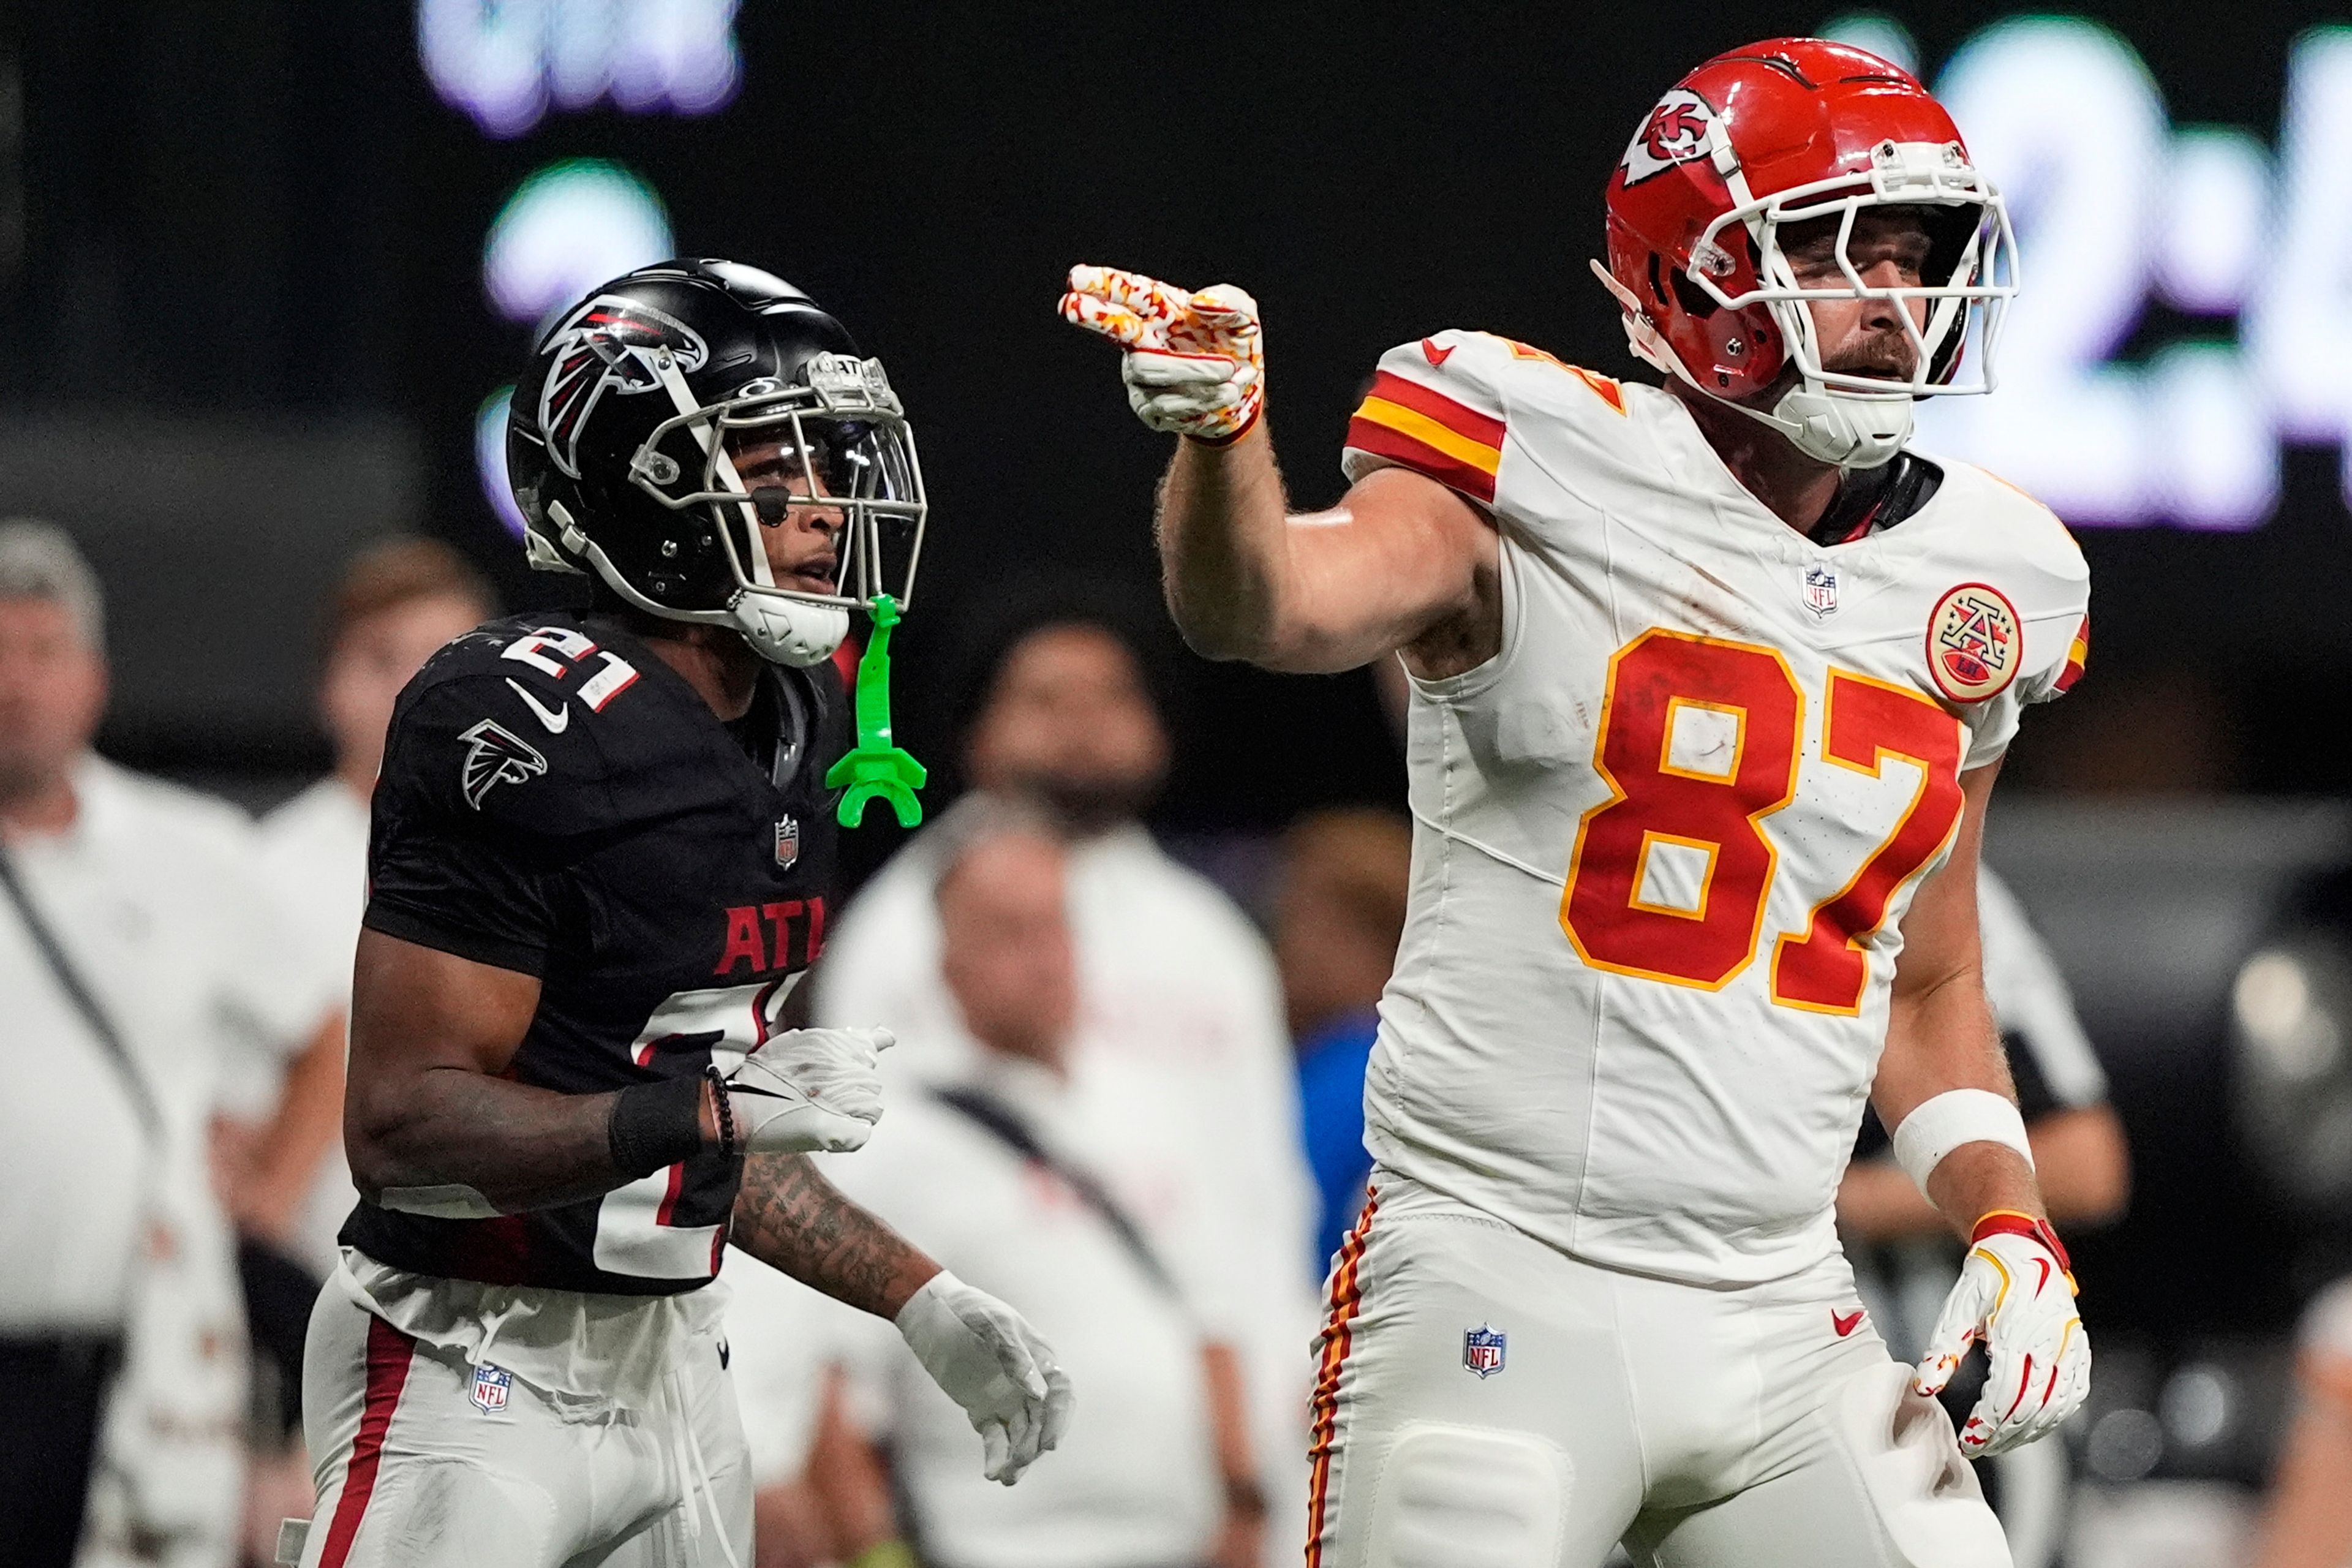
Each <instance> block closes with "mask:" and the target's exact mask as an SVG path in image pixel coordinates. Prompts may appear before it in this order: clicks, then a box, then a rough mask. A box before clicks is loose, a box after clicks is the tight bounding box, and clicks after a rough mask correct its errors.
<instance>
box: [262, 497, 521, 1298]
mask: <svg viewBox="0 0 2352 1568" xmlns="http://www.w3.org/2000/svg"><path fill="white" fill-rule="evenodd" d="M497 613H498V606H497V605H496V603H495V601H494V600H493V598H492V596H491V594H490V589H489V585H488V584H487V583H485V582H484V581H483V580H482V578H481V575H480V574H478V573H477V572H476V571H475V570H474V569H473V567H472V566H471V565H469V564H467V561H466V558H465V557H464V556H463V555H460V554H459V553H458V552H457V551H456V550H454V549H452V548H451V547H450V546H448V545H446V544H444V543H442V542H439V541H438V540H431V539H391V540H386V541H384V542H382V543H379V544H376V545H374V546H372V547H371V548H369V549H368V550H366V551H364V552H362V553H361V554H360V555H358V556H357V557H356V558H354V559H353V560H352V562H351V563H350V564H349V565H348V566H347V567H345V568H344V571H343V575H342V578H341V581H340V582H339V583H337V584H336V585H335V589H334V593H333V595H332V596H331V599H330V601H329V609H328V617H327V627H326V637H325V647H326V664H325V668H323V669H322V670H321V672H320V679H319V717H320V721H321V723H322V724H323V726H324V727H325V729H326V731H327V738H328V740H329V741H330V742H331V743H332V745H333V748H334V771H333V772H331V773H329V774H328V775H327V776H326V777H324V778H322V779H320V780H319V781H318V782H317V783H315V784H311V785H310V787H309V788H308V789H305V790H304V791H302V792H301V793H300V794H299V795H296V796H294V797H293V798H292V799H291V800H289V801H287V802H286V803H285V804H284V805H280V806H278V809H277V810H275V811H273V812H271V813H270V814H269V815H268V816H266V817H264V818H263V819H262V823H261V845H262V859H261V868H262V874H263V875H264V877H266V878H267V879H268V881H269V883H270V884H271V886H272V888H273V889H275V890H276V891H277V892H278V895H279V897H280V899H281V900H283V901H284V902H285V903H286V904H287V906H288V907H289V909H290V910H293V911H294V912H295V914H296V915H297V916H298V917H299V921H300V925H301V930H302V934H303V935H304V937H305V938H306V939H307V941H306V952H308V953H309V954H310V956H312V957H313V958H315V960H316V962H317V963H318V964H319V966H320V984H321V986H322V988H323V989H325V990H326V991H328V992H329V993H330V994H342V995H344V1000H345V1005H346V1006H348V1002H349V998H348V993H349V991H350V989H351V979H352V950H353V949H354V948H355V947H357V945H358V943H359V935H360V914H361V911H362V910H363V909H364V908H365V906H366V903H367V840H368V797H369V796H370V795H372V794H373V793H374V790H375V775H376V769H377V767H378V766H379V764H381V763H382V762H383V739H384V731H385V730H386V728H387V727H389V726H390V724H391V722H392V705H393V702H394V699H396V698H397V697H399V695H400V689H401V688H402V687H404V686H405V685H407V684H408V680H409V678H410V677H411V676H413V675H415V673H416V671H417V669H418V668H420V667H422V666H423V664H424V663H425V659H426V658H429V657H430V656H431V655H432V654H433V653H434V652H435V651H436V649H438V648H439V647H441V646H442V645H443V644H444V643H446V642H448V641H450V640H451V639H452V638H454V637H458V636H460V635H462V634H464V633H466V632H469V631H471V630H473V629H474V627H475V626H478V625H480V624H481V623H482V622H484V621H486V620H488V619H489V618H490V617H491V616H494V615H496V614H497ZM337 1024H338V1028H337V1032H336V1036H335V1037H334V1038H332V1039H331V1040H328V1041H325V1042H322V1046H321V1047H320V1048H319V1049H315V1050H312V1051H310V1052H306V1053H305V1054H304V1055H303V1056H302V1057H301V1058H299V1059H298V1060H297V1061H296V1062H295V1064H294V1066H293V1068H292V1070H291V1071H290V1072H289V1075H288V1083H287V1092H286V1095H285V1099H284V1104H285V1107H286V1111H285V1114H283V1115H282V1116H281V1118H280V1122H281V1126H282V1128H283V1130H284V1133H285V1135H284V1136H281V1137H278V1138H275V1139H273V1140H271V1141H270V1142H268V1143H267V1144H266V1145H265V1146H264V1147H262V1148H260V1149H258V1150H257V1151H256V1157H255V1161H254V1166H253V1170H252V1172H251V1174H250V1178H249V1182H248V1184H247V1193H246V1195H245V1198H244V1201H243V1204H242V1206H241V1208H240V1211H239V1214H238V1215H237V1217H238V1220H239V1222H240V1223H241V1224H242V1225H243V1226H245V1227H246V1228H247V1230H248V1231H251V1232H254V1233H256V1234H258V1235H261V1236H265V1237H270V1238H272V1239H273V1240H275V1241H277V1242H278V1243H279V1245H281V1246H282V1247H285V1248H286V1250H288V1251H289V1252H290V1253H291V1254H292V1255H293V1256H294V1257H296V1258H298V1259H299V1260H300V1261H301V1262H302V1263H303V1264H304V1265H305V1266H306V1267H308V1268H310V1271H311V1272H312V1273H313V1274H315V1275H317V1276H318V1278H320V1279H325V1278H326V1277H327V1276H328V1275H329V1274H331V1273H332V1272H333V1271H334V1267H335V1259H336V1257H337V1249H336V1245H335V1233H336V1232H337V1231H339V1230H341V1228H342V1224H343V1220H344V1218H345V1217H346V1216H348V1215H350V1214H351V1212H352V1204H353V1203H354V1202H356V1201H357V1199H358V1196H359V1194H358V1192H357V1190H356V1189H354V1188H353V1187H352V1175H351V1167H350V1165H349V1164H348V1163H346V1162H345V1160H344V1158H343V1148H342V1104H343V1040H342V1038H341V1019H340V1018H338V1020H337Z"/></svg>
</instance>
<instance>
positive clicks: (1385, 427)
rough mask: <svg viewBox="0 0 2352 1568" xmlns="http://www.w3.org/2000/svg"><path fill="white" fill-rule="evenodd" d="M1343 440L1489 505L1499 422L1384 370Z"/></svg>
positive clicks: (1498, 460)
mask: <svg viewBox="0 0 2352 1568" xmlns="http://www.w3.org/2000/svg"><path fill="white" fill-rule="evenodd" d="M1348 445H1349V446H1350V447H1355V448H1356V449H1357V450H1358V451H1360V452H1369V453H1370V454H1371V455H1372V456H1374V457H1376V458H1387V459H1388V460H1389V461H1390V462H1392V463H1396V464H1399V465H1401V466H1402V467H1404V468H1412V469H1413V470H1414V471H1416V472H1418V473H1423V474H1427V475H1428V476H1429V477H1430V478H1431V479H1435V480H1437V481H1438V482H1439V483H1441V484H1445V485H1451V486H1452V487H1453V488H1454V489H1457V490H1460V491H1461V492H1462V493H1463V494H1464V495H1466V496H1468V497H1470V498H1471V499H1472V500H1477V501H1481V502H1484V503H1485V504H1486V505H1489V506H1491V505H1493V504H1494V500H1495V470H1496V468H1499V467H1500V466H1501V465H1502V461H1503V422H1502V421H1501V420H1499V419H1496V418H1493V417H1491V416H1487V415H1485V414H1481V413H1479V412H1478V411H1477V410H1476V409H1475V408H1471V407H1468V406H1466V405H1463V404H1460V403H1456V402H1455V401H1454V399H1452V398H1450V397H1448V396H1446V395H1444V394H1443V393H1439V392H1433V391H1432V390H1430V389H1429V388H1428V387H1426V386H1423V385H1422V384H1420V383H1419V382H1417V381H1408V380H1406V379H1405V378H1404V377H1403V376H1401V375H1394V374H1390V373H1389V372H1387V371H1382V372H1381V373H1380V374H1378V375H1377V376H1375V377H1374V378H1373V380H1372V390H1371V392H1370V394H1369V395H1366V397H1365V398H1364V403H1363V406H1362V407H1360V408H1359V409H1357V410H1356V416H1355V417H1354V418H1353V419H1351V420H1349V422H1348Z"/></svg>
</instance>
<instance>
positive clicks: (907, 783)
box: [824, 594, 926, 827]
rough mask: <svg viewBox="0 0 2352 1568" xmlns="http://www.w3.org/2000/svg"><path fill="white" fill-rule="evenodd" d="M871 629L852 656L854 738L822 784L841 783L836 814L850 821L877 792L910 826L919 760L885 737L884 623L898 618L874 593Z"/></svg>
mask: <svg viewBox="0 0 2352 1568" xmlns="http://www.w3.org/2000/svg"><path fill="white" fill-rule="evenodd" d="M873 614H874V635H873V637H870V638H868V639H867V640H866V652H865V654H864V655H863V656H862V657H861V658H859V659H858V661H857V744H856V746H855V747H853V748H851V750H850V751H849V752H847V753H846V754H845V755H844V756H843V757H842V759H841V760H840V761H839V762H837V763H834V764H833V766H832V767H831V768H829V769H827V770H826V772H825V775H824V784H825V787H826V788H827V789H842V788H843V787H844V786H847V793H845V795H842V797H841V809H840V813H839V816H840V818H841V825H842V826H844V827H855V826H857V824H858V819H859V818H861V817H863V816H865V815H866V802H867V801H869V800H873V799H876V798H877V797H878V798H880V799H883V800H887V801H888V802H889V803H890V809H891V810H892V811H894V812H896V813H897V814H898V826H901V827H912V826H915V825H916V824H917V823H919V822H920V821H922V820H923V805H922V803H921V802H920V801H919V800H917V799H916V798H915V792H916V791H917V790H919V789H920V788H922V787H923V780H924V778H925V776H926V775H925V773H924V771H923V764H922V763H919V762H917V761H915V759H914V758H913V757H910V756H908V754H907V752H906V749H905V748H904V747H902V746H899V745H898V743H897V742H894V741H893V740H892V739H891V738H890V628H891V627H892V626H897V625H898V600H896V599H894V598H892V597H891V596H890V595H887V594H881V595H876V596H875V600H874V605H873Z"/></svg>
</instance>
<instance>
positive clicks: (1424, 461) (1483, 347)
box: [1340, 331, 1626, 508]
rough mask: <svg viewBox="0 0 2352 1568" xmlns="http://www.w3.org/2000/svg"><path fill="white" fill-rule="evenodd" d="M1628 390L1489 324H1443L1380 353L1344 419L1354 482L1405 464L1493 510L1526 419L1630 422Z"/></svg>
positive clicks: (1553, 425) (1573, 424)
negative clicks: (1479, 328)
mask: <svg viewBox="0 0 2352 1568" xmlns="http://www.w3.org/2000/svg"><path fill="white" fill-rule="evenodd" d="M1625 416H1626V410H1625V392H1624V388H1623V387H1622V385H1620V384H1618V383H1617V382H1615V381H1613V380H1612V379H1611V378H1610V377H1608V376H1605V375H1601V374H1596V373H1594V372H1592V371H1589V370H1586V369H1584V368H1583V367H1582V366H1580V365H1572V364H1570V363H1567V362H1566V361H1565V360H1562V359H1559V358H1558V357H1557V356H1555V355H1553V354H1549V353H1545V352H1544V351H1543V350H1541V349H1538V348H1534V347H1531V346H1529V345H1528V344H1526V343H1522V342H1513V341H1512V340H1511V339H1508V338H1500V337H1496V336H1495V335H1494V334H1493V333H1491V332H1473V331H1443V332H1439V333H1437V334H1436V335H1434V336H1433V337H1426V338H1423V339H1421V340H1420V341H1419V342H1410V343H1401V344H1399V345H1398V346H1397V347H1395V348H1392V349H1391V350H1390V351H1389V352H1388V353H1385V354H1382V355H1381V363H1380V368H1379V370H1378V371H1377V372H1375V373H1374V374H1373V377H1372V385H1371V389H1370V392H1369V393H1368V394H1367V395H1365V398H1364V401H1363V403H1362V405H1360V407H1358V408H1357V410H1356V414H1355V417H1354V418H1353V419H1351V420H1350V421H1349V425H1348V447H1347V450H1346V452H1345V453H1344V454H1343V455H1342V457H1341V458H1340V468H1341V469H1342V470H1343V471H1344V472H1345V473H1346V474H1347V476H1348V478H1349V479H1350V480H1354V479H1361V478H1363V476H1364V475H1366V474H1368V473H1370V472H1371V471H1372V470H1373V469H1375V468H1411V469H1412V470H1413V471H1414V472H1416V473H1421V474H1425V475H1427V476H1428V477H1429V478H1431V479H1436V480H1437V481H1439V482H1440V483H1441V484H1444V485H1447V486H1450V487H1452V488H1453V489H1455V490H1458V491H1459V492H1461V493H1462V494H1463V495H1465V496H1466V497H1468V498H1469V499H1470V500H1474V501H1476V502H1477V503H1478V504H1479V505H1481V506H1484V507H1487V508H1493V507H1494V506H1495V505H1496V489H1497V488H1498V486H1499V485H1500V483H1501V480H1502V469H1503V466H1504V464H1505V461H1506V459H1507V449H1508V447H1509V446H1510V445H1511V444H1512V443H1513V441H1514V440H1518V441H1524V440H1526V439H1527V438H1528V434H1529V432H1528V431H1522V430H1518V429H1516V428H1515V426H1516V425H1519V424H1526V425H1530V426H1541V427H1544V428H1549V429H1555V430H1568V431H1573V430H1575V429H1577V428H1579V427H1580V426H1583V425H1585V424H1588V423H1592V424H1595V425H1597V426H1598V428H1597V429H1596V430H1595V431H1594V432H1593V433H1594V434H1596V435H1598V434H1601V433H1604V432H1606V431H1608V430H1610V429H1612V427H1616V426H1623V424H1624V422H1625Z"/></svg>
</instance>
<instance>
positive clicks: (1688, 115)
mask: <svg viewBox="0 0 2352 1568" xmlns="http://www.w3.org/2000/svg"><path fill="white" fill-rule="evenodd" d="M1714 123H1715V109H1714V107H1713V106H1712V105H1710V104H1709V103H1708V102H1707V101H1706V100H1705V99H1703V98H1701V97H1700V96H1699V95H1698V94H1696V93H1695V92H1693V91H1692V90H1691V89H1688V88H1686V87H1678V88H1675V89H1671V90H1669V91H1668V92H1667V94H1666V96H1665V97H1664V98H1662V99H1660V100H1658V106H1657V107H1656V108H1655V109H1653V110H1650V117H1649V119H1647V120H1645V121H1643V122H1642V129H1641V130H1639V131H1637V132H1634V133H1633V141H1632V142H1630V143H1628V144H1627V146H1626V148H1625V156H1624V157H1623V158H1622V159H1620V160H1619V161H1618V164H1617V166H1618V168H1619V169H1620V170H1621V171H1622V172H1623V174H1624V176H1625V184H1629V185H1635V184H1641V183H1642V182H1643V180H1646V179H1648V178H1649V177H1650V176H1651V175H1653V174H1664V173H1665V172H1666V171H1667V170H1668V169H1671V168H1673V167H1674V166H1675V164H1677V163H1689V162H1690V161H1691V160H1692V159H1694V158H1703V157H1705V156H1706V152H1707V144H1706V133H1707V128H1708V127H1709V126H1711V125H1713V124H1714Z"/></svg>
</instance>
